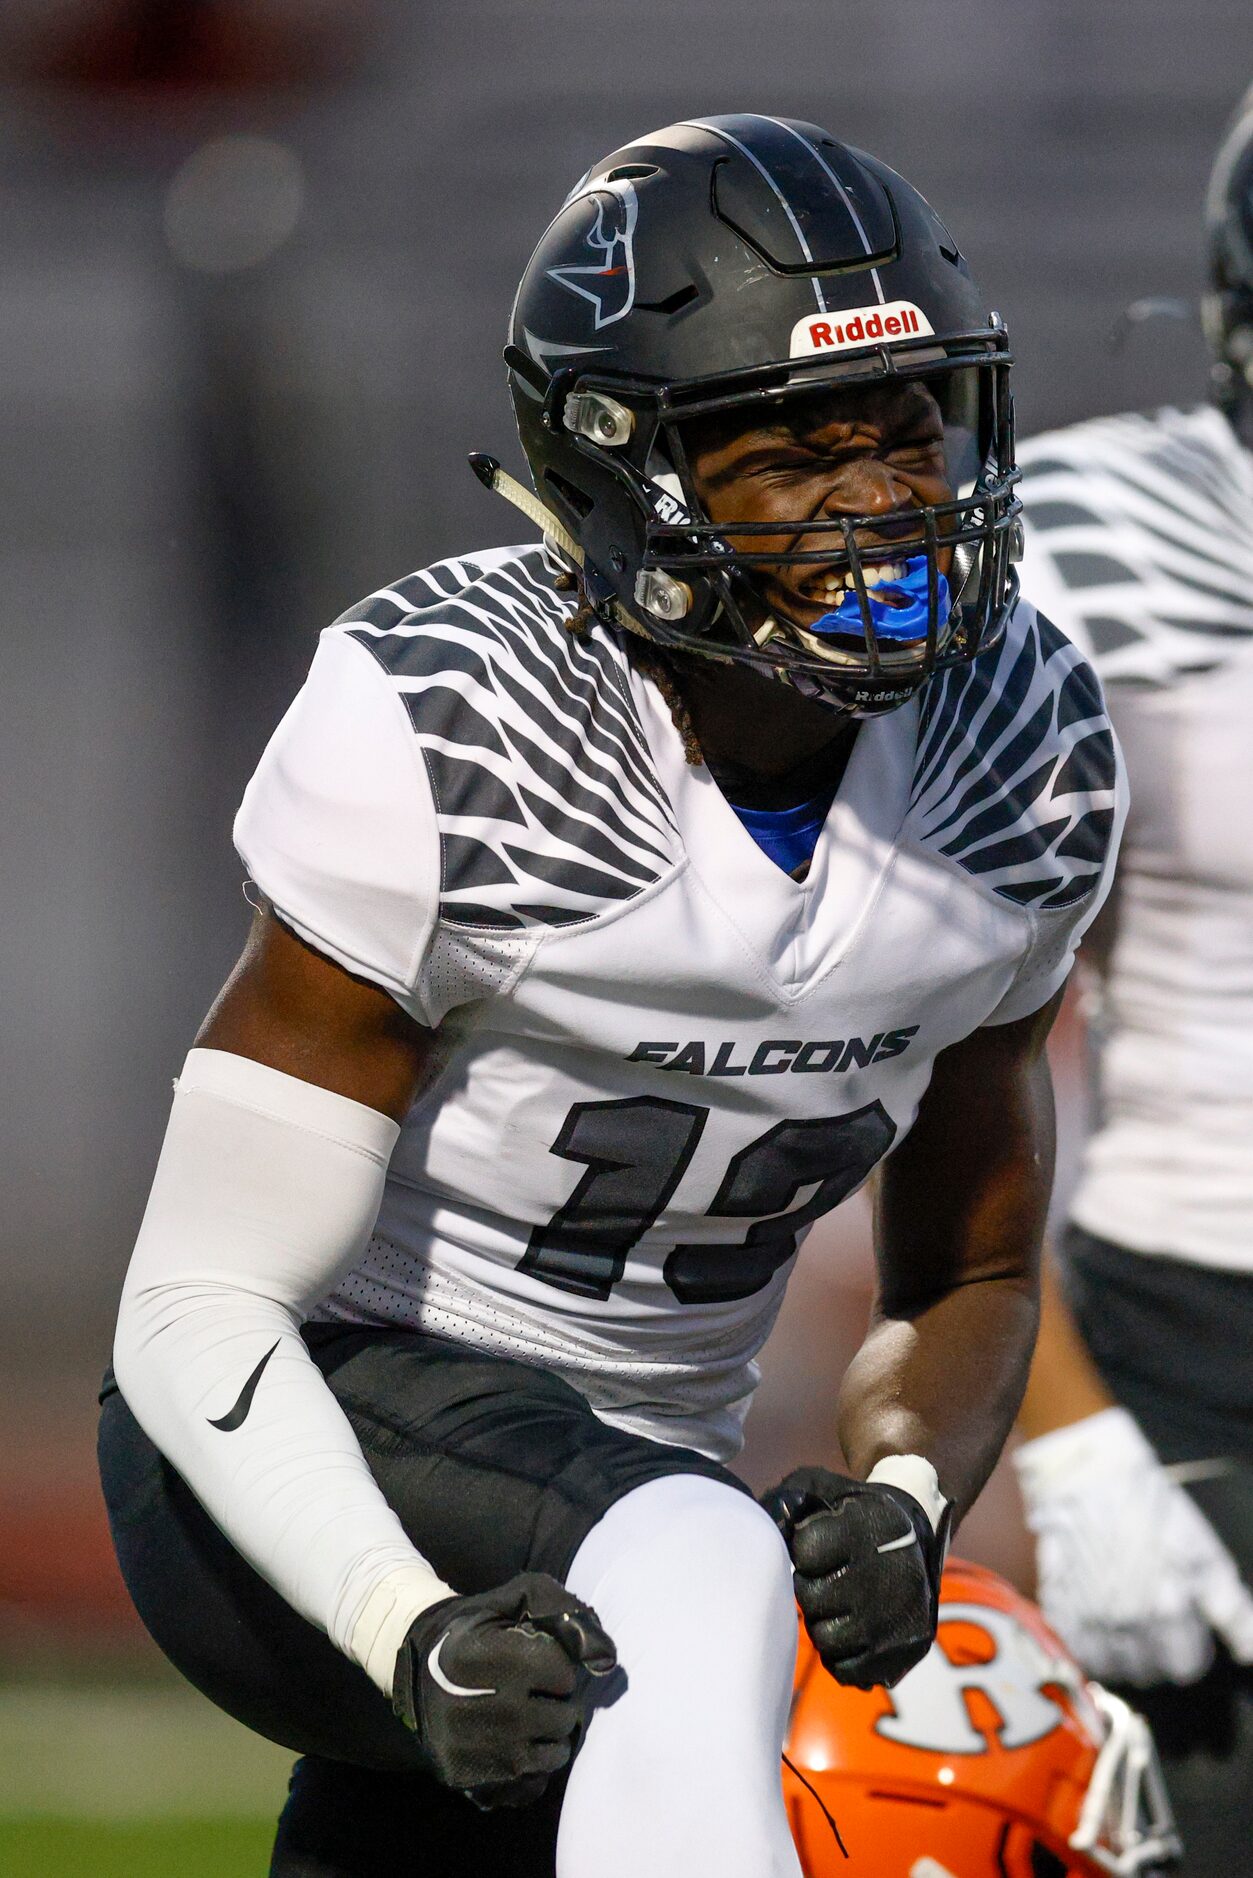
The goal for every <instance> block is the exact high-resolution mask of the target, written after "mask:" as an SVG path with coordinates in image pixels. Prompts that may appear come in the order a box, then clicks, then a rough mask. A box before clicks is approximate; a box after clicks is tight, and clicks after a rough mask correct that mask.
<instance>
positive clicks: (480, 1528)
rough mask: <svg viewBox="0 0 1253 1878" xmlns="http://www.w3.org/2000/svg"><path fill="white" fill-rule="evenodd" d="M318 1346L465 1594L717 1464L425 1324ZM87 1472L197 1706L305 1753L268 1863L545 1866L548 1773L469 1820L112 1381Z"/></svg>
mask: <svg viewBox="0 0 1253 1878" xmlns="http://www.w3.org/2000/svg"><path fill="white" fill-rule="evenodd" d="M305 1338H306V1342H307V1343H308V1344H309V1347H310V1352H311V1354H312V1356H313V1359H314V1361H315V1362H316V1363H317V1364H318V1366H319V1368H320V1369H321V1371H322V1373H323V1375H324V1376H325V1378H326V1381H327V1384H328V1385H329V1387H330V1389H331V1391H332V1393H333V1394H334V1396H335V1397H336V1400H337V1401H338V1402H339V1404H340V1406H341V1408H343V1410H344V1412H345V1414H346V1415H347V1416H348V1419H349V1421H350V1422H351V1424H352V1427H353V1431H354V1433H355V1434H356V1436H357V1439H358V1440H359V1441H360V1443H361V1448H362V1452H363V1453H364V1455H365V1457H366V1460H367V1462H368V1463H369V1465H370V1468H371V1470H372V1472H373V1473H374V1476H375V1478H376V1480H377V1481H378V1483H379V1486H380V1487H381V1488H382V1490H383V1493H384V1495H385V1497H386V1498H387V1500H388V1502H389V1503H390V1505H391V1506H393V1507H394V1508H395V1510H396V1512H397V1514H398V1515H399V1517H400V1520H401V1523H402V1524H403V1525H404V1527H405V1530H406V1531H407V1532H408V1534H409V1536H410V1538H411V1539H412V1540H413V1542H414V1544H415V1545H416V1546H417V1547H418V1550H419V1551H420V1552H421V1553H422V1554H423V1555H424V1556H425V1557H426V1558H427V1559H428V1560H429V1561H430V1563H431V1564H432V1565H433V1566H434V1568H435V1570H436V1571H438V1572H439V1574H440V1576H441V1577H442V1578H443V1579H444V1580H445V1581H446V1582H447V1583H448V1584H451V1585H452V1586H453V1588H454V1589H455V1590H457V1591H460V1592H467V1593H468V1592H473V1591H485V1590H488V1589H490V1588H491V1587H492V1586H494V1585H499V1584H502V1583H504V1581H505V1580H506V1579H508V1578H512V1577H514V1576H515V1574H516V1573H518V1572H522V1571H545V1572H550V1573H551V1574H552V1575H553V1576H554V1577H556V1578H564V1576H565V1574H566V1572H567V1570H568V1569H569V1566H570V1563H571V1561H572V1559H573V1557H574V1555H575V1553H576V1552H577V1550H578V1548H579V1546H580V1544H581V1543H582V1541H583V1539H584V1538H585V1536H586V1535H587V1533H588V1532H590V1531H591V1529H592V1527H593V1526H594V1525H595V1524H596V1522H597V1521H598V1520H599V1519H600V1517H601V1515H602V1514H603V1513H605V1512H606V1511H607V1510H608V1509H609V1507H610V1506H612V1505H613V1504H614V1502H615V1501H616V1500H618V1499H621V1498H622V1496H623V1495H624V1494H627V1493H629V1492H631V1490H632V1489H633V1488H635V1487H638V1486H643V1485H644V1484H645V1482H647V1481H649V1480H655V1479H659V1478H663V1477H664V1476H666V1475H669V1474H676V1473H696V1474H703V1475H707V1476H709V1477H711V1478H713V1479H715V1480H719V1481H723V1482H725V1483H727V1484H729V1485H732V1486H734V1487H736V1488H739V1489H740V1490H741V1491H746V1489H744V1488H743V1485H742V1483H741V1482H739V1481H737V1480H735V1478H734V1476H733V1475H731V1474H729V1473H727V1472H726V1470H725V1469H724V1468H722V1467H721V1466H719V1465H718V1463H717V1462H716V1461H710V1460H707V1459H706V1458H705V1457H704V1456H703V1455H700V1454H697V1453H695V1452H694V1451H693V1450H691V1449H689V1448H677V1447H665V1446H663V1445H662V1444H661V1443H660V1442H655V1441H647V1440H644V1439H642V1438H640V1437H639V1436H636V1435H630V1434H625V1433H623V1432H622V1431H620V1430H618V1429H614V1428H609V1427H607V1426H606V1425H605V1424H604V1423H603V1422H601V1421H598V1420H597V1418H596V1416H595V1415H593V1413H592V1411H591V1409H590V1408H589V1407H588V1405H587V1403H586V1402H585V1401H584V1399H583V1397H582V1396H581V1395H579V1394H578V1392H577V1391H576V1390H574V1389H572V1388H571V1387H570V1386H569V1384H567V1383H565V1382H563V1381H562V1380H561V1379H560V1378H559V1377H556V1376H553V1375H550V1374H548V1373H547V1372H546V1371H544V1370H540V1369H535V1368H533V1367H531V1366H530V1365H529V1364H526V1363H517V1362H513V1361H511V1360H509V1359H506V1358H503V1357H496V1356H490V1355H485V1354H483V1353H481V1352H478V1351H475V1350H471V1349H467V1348H466V1347H464V1346H462V1345H458V1344H455V1343H450V1342H448V1341H447V1340H446V1339H443V1338H437V1337H431V1336H426V1335H424V1334H422V1333H420V1332H411V1331H393V1330H356V1329H352V1328H347V1327H340V1326H338V1325H314V1326H309V1327H307V1328H306V1331H305ZM102 1404H103V1406H102V1412H101V1420H100V1472H101V1480H102V1482H103V1485H104V1492H105V1500H106V1503H107V1505H108V1509H109V1522H110V1526H111V1528H112V1532H113V1542H114V1546H115V1548H116V1550H117V1555H118V1562H119V1564H120V1565H121V1568H122V1576H123V1577H124V1579H125V1580H126V1585H127V1589H128V1590H129V1591H130V1594H131V1597H132V1598H133V1600H134V1602H135V1606H136V1608H137V1610H138V1611H139V1614H140V1616H141V1617H142V1618H143V1620H144V1623H145V1624H146V1625H147V1627H148V1629H149V1630H150V1631H151V1633H152V1635H153V1637H154V1638H155V1639H156V1641H157V1643H158V1644H159V1645H160V1647H161V1648H162V1650H164V1652H165V1654H166V1655H167V1656H168V1657H169V1658H170V1660H171V1662H172V1663H174V1665H175V1667H176V1668H178V1669H179V1670H181V1671H182V1673H183V1675H184V1676H186V1677H187V1679H188V1681H189V1682H191V1683H193V1684H194V1685H195V1686H196V1688H198V1689H199V1690H200V1691H201V1692H202V1693H203V1694H204V1695H207V1696H208V1698H209V1700H210V1701H211V1702H214V1703H215V1704H216V1705H217V1706H218V1707H219V1708H221V1709H224V1710H225V1711H226V1713H227V1714H228V1715H233V1716H234V1717H235V1719H236V1720H237V1721H241V1722H243V1723H244V1725H245V1726H246V1727H249V1728H252V1729H254V1730H255V1731H256V1733H258V1734H262V1735H265V1736H267V1737H268V1738H269V1739H270V1740H272V1741H277V1742H280V1743H281V1744H282V1745H283V1746H285V1747H290V1748H292V1749H293V1750H294V1751H295V1752H297V1753H298V1754H300V1755H302V1756H303V1758H302V1759H301V1760H300V1761H299V1762H298V1763H297V1765H296V1768H295V1771H294V1773H293V1776H292V1783H291V1791H290V1796H289V1799H288V1803H287V1806H286V1808H285V1809H284V1813H283V1817H282V1820H281V1822H280V1826H279V1833H278V1840H277V1843H276V1845H275V1850H274V1863H273V1865H272V1866H271V1875H272V1878H394V1875H399V1874H404V1878H553V1866H554V1848H555V1845H556V1828H557V1818H558V1814H559V1811H560V1800H561V1785H562V1783H561V1782H560V1781H558V1782H554V1783H553V1785H552V1786H551V1787H550V1789H549V1791H548V1793H547V1794H546V1795H545V1797H544V1798H543V1799H542V1800H541V1801H539V1802H538V1803H537V1804H536V1805H534V1806H532V1807H529V1808H524V1809H520V1810H515V1811H502V1812H497V1813H482V1812H480V1811H479V1810H478V1808H477V1807H475V1806H474V1805H473V1804H472V1803H471V1802H470V1801H469V1800H466V1799H464V1798H463V1797H462V1796H461V1795H460V1794H456V1793H452V1792H450V1791H449V1790H448V1789H447V1788H445V1787H442V1786H440V1785H439V1783H438V1782H437V1781H436V1780H435V1779H434V1778H433V1777H432V1776H431V1775H430V1774H429V1773H428V1772H427V1769H426V1765H425V1760H424V1757H423V1754H422V1752H421V1750H420V1748H419V1747H418V1744H417V1741H416V1739H415V1737H414V1736H413V1735H412V1734H410V1733H409V1731H408V1730H407V1729H406V1728H404V1727H403V1726H402V1724H401V1723H400V1722H399V1721H398V1720H397V1719H396V1717H395V1716H394V1715H393V1714H392V1711H391V1706H390V1704H389V1703H388V1701H387V1699H386V1698H385V1697H384V1696H383V1695H382V1694H381V1693H380V1692H379V1690H378V1689H376V1688H375V1687H374V1685H373V1684H372V1683H371V1682H370V1681H369V1680H368V1679H367V1678H366V1676H365V1675H364V1673H363V1672H362V1671H361V1670H360V1669H358V1668H357V1666H356V1665H355V1664H353V1663H350V1662H349V1661H348V1659H347V1658H346V1657H344V1656H342V1655H341V1654H340V1653H339V1651H338V1650H337V1649H336V1648H335V1647H334V1645H333V1644H332V1643H331V1642H330V1641H329V1639H328V1638H327V1637H326V1636H325V1635H324V1634H323V1632H322V1631H320V1630H318V1629H316V1628H315V1626H314V1625H312V1624H310V1623H307V1622H306V1621H305V1619H304V1618H303V1617H301V1616H299V1615H298V1613H297V1612H296V1611H294V1610H293V1609H292V1607H291V1606H290V1605H289V1604H287V1603H286V1602H285V1600H284V1599H283V1598H281V1597H280V1596H279V1594H278V1593H277V1592H276V1591H274V1590H273V1589H272V1587H271V1586H270V1585H269V1584H267V1583H266V1581H265V1580H264V1579H263V1578H261V1577H260V1576H259V1575H258V1574H257V1573H256V1572H255V1571H254V1570H253V1569H252V1567H251V1566H250V1565H249V1564H248V1563H247V1562H246V1561H245V1560H244V1559H243V1558H241V1557H240V1555H239V1553H238V1552H236V1550H235V1548H234V1547H233V1546H232V1545H231V1543H230V1541H229V1540H228V1539H226V1538H225V1537H224V1535H223V1534H222V1532H221V1531H220V1530H219V1528H218V1527H217V1526H216V1525H215V1524H214V1522H213V1521H212V1520H211V1519H210V1518H209V1516H208V1514H207V1513H206V1512H205V1511H204V1509H203V1507H202V1506H201V1505H200V1503H199V1501H198V1500H197V1499H196V1498H195V1496H194V1495H193V1494H192V1493H191V1492H190V1490H189V1489H188V1488H187V1487H186V1486H185V1485H184V1483H183V1481H182V1480H181V1479H180V1477H179V1476H178V1474H177V1473H175V1471H174V1469H173V1468H172V1467H171V1466H170V1464H169V1462H168V1461H166V1460H165V1459H164V1457H163V1456H162V1455H161V1454H160V1453H159V1452H158V1450H157V1449H156V1448H155V1447H154V1446H153V1444H152V1442H151V1441H149V1439H148V1437H147V1436H146V1435H145V1434H144V1432H143V1430H142V1429H141V1428H140V1427H139V1425H138V1423H137V1422H136V1421H135V1418H134V1416H133V1415H132V1414H131V1412H130V1410H129V1408H128V1407H127V1405H126V1403H125V1401H124V1400H123V1398H122V1396H121V1395H120V1394H119V1393H118V1390H117V1386H116V1384H115V1383H114V1382H113V1380H112V1378H111V1377H107V1378H106V1380H105V1387H104V1391H103V1394H102Z"/></svg>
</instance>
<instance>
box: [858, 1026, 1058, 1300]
mask: <svg viewBox="0 0 1253 1878" xmlns="http://www.w3.org/2000/svg"><path fill="white" fill-rule="evenodd" d="M1060 1003H1061V993H1060V992H1059V993H1056V994H1055V995H1054V996H1053V997H1052V998H1051V999H1050V1000H1049V1002H1048V1003H1047V1004H1046V1005H1044V1006H1043V1007H1042V1008H1041V1009H1040V1010H1038V1011H1035V1012H1032V1013H1031V1014H1030V1015H1029V1016H1027V1017H1024V1018H1019V1019H1016V1020H1015V1021H1013V1022H1011V1023H1007V1024H999V1025H996V1026H994V1027H992V1028H984V1029H981V1030H976V1031H975V1032H974V1033H973V1034H972V1035H971V1036H969V1037H966V1038H964V1039H963V1040H962V1041H961V1042H960V1043H956V1044H953V1045H952V1046H951V1048H949V1049H947V1050H943V1051H941V1053H940V1055H939V1056H938V1057H937V1058H936V1062H935V1069H934V1072H933V1074H932V1078H931V1082H930V1085H929V1087H928V1089H927V1092H926V1094H925V1095H924V1096H923V1099H922V1102H921V1104H920V1106H919V1110H918V1116H917V1119H916V1120H915V1122H914V1125H913V1128H912V1129H911V1130H910V1132H909V1134H908V1135H907V1136H906V1138H905V1140H904V1141H903V1142H902V1143H901V1145H900V1146H899V1147H898V1148H897V1149H896V1150H895V1151H894V1153H893V1154H891V1155H890V1156H889V1158H888V1160H887V1162H886V1163H885V1164H884V1167H883V1169H882V1171H881V1174H880V1176H879V1180H878V1183H877V1191H876V1204H875V1242H876V1254H877V1258H878V1265H879V1288H880V1297H881V1303H882V1306H883V1308H884V1309H886V1310H888V1311H890V1312H893V1313H898V1312H899V1313H900V1314H904V1315H908V1314H911V1313H912V1312H913V1311H915V1310H920V1309H925V1308H926V1306H927V1305H928V1304H929V1303H931V1302H933V1301H934V1300H935V1299H936V1298H937V1297H939V1296H942V1295H943V1294H944V1293H945V1292H947V1291H949V1290H951V1289H952V1288H953V1287H954V1286H955V1285H959V1284H969V1283H973V1282H979V1281H983V1280H987V1279H997V1278H1009V1279H1020V1280H1021V1281H1022V1282H1023V1283H1025V1284H1029V1285H1032V1286H1034V1284H1035V1282H1036V1274H1037V1269H1038V1262H1039V1255H1040V1244H1041V1240H1042V1237H1043V1232H1044V1224H1045V1220H1046V1218H1047V1214H1048V1203H1049V1195H1050V1192H1051V1190H1052V1184H1053V1166H1054V1152H1055V1131H1054V1113H1053V1088H1052V1081H1051V1078H1050V1076H1049V1068H1048V1059H1047V1057H1046V1055H1045V1050H1044V1044H1045V1040H1046V1038H1047V1036H1048V1033H1049V1030H1050V1028H1051V1027H1052V1023H1053V1019H1054V1017H1055V1016H1056V1014H1057V1009H1058V1007H1059V1005H1060Z"/></svg>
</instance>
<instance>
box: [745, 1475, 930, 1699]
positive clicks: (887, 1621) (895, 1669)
mask: <svg viewBox="0 0 1253 1878" xmlns="http://www.w3.org/2000/svg"><path fill="white" fill-rule="evenodd" d="M762 1505H763V1506H764V1507H765V1509H766V1511H767V1512H768V1513H769V1514H770V1516H771V1518H772V1519H773V1520H774V1522H775V1524H776V1525H777V1526H778V1528H779V1531H780V1532H781V1533H782V1534H783V1537H784V1539H785V1540H786V1541H787V1548H788V1551H789V1552H790V1553H791V1555H792V1564H793V1566H794V1567H795V1575H794V1583H795V1586H796V1601H797V1603H798V1604H799V1605H800V1607H801V1613H802V1615H803V1617H804V1619H805V1628H806V1630H808V1632H809V1634H810V1636H811V1637H812V1639H813V1643H814V1648H815V1649H816V1650H817V1652H818V1654H819V1656H820V1657H821V1658H822V1662H823V1665H824V1667H825V1668H826V1669H827V1670H828V1671H829V1672H830V1673H831V1675H832V1676H834V1677H835V1680H836V1681H837V1682H844V1683H851V1684H852V1686H853V1687H854V1688H855V1689H873V1688H875V1687H877V1686H878V1685H880V1684H882V1685H883V1686H885V1687H887V1688H891V1686H892V1684H893V1683H894V1682H899V1681H900V1679H901V1677H902V1676H903V1675H904V1674H905V1672H906V1670H909V1669H912V1668H913V1666H914V1664H915V1663H919V1662H921V1661H922V1659H923V1657H924V1656H925V1655H926V1654H927V1651H928V1650H929V1649H930V1648H931V1645H932V1643H933V1641H934V1639H935V1630H936V1621H937V1613H938V1610H939V1601H940V1572H941V1570H942V1569H943V1565H944V1553H945V1549H946V1546H947V1543H948V1527H949V1520H950V1514H951V1508H949V1507H946V1509H945V1513H944V1518H943V1520H942V1521H941V1525H940V1531H939V1532H938V1533H937V1532H935V1531H933V1530H932V1526H931V1521H930V1519H929V1518H928V1517H927V1514H926V1513H925V1512H924V1510H923V1508H922V1507H921V1506H920V1505H919V1504H918V1501H917V1500H916V1499H915V1498H914V1496H913V1494H912V1493H906V1492H905V1491H904V1489H903V1488H901V1487H890V1486H888V1485H886V1483H880V1482H878V1481H875V1482H870V1481H863V1480H849V1479H846V1478H845V1476H844V1475H843V1474H832V1473H829V1472H828V1471H827V1469H826V1468H825V1467H798V1468H797V1469H796V1471H795V1473H792V1474H789V1475H788V1477H787V1479H786V1480H784V1481H781V1482H780V1484H779V1485H778V1486H777V1487H775V1488H774V1489H773V1491H772V1492H770V1493H767V1494H765V1495H764V1496H763V1498H762Z"/></svg>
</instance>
